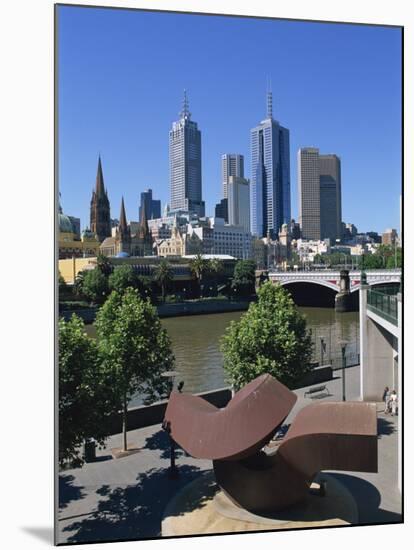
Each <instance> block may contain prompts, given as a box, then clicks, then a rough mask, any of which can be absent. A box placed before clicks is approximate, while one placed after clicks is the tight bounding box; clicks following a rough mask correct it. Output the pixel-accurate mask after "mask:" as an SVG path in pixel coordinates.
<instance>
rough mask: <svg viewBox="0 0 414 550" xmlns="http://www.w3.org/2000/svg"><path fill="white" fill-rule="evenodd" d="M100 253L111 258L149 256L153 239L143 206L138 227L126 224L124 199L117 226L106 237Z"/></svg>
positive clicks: (151, 251)
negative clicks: (121, 255)
mask: <svg viewBox="0 0 414 550" xmlns="http://www.w3.org/2000/svg"><path fill="white" fill-rule="evenodd" d="M100 251H101V253H102V254H104V255H105V256H109V257H113V256H118V255H119V254H127V255H128V256H151V255H152V254H153V253H154V251H153V239H152V236H151V233H150V231H149V228H148V221H147V218H146V212H145V203H144V205H143V211H142V220H141V221H140V223H139V224H138V226H136V225H135V222H134V225H133V226H132V227H131V224H128V222H127V217H126V212H125V205H124V199H123V198H122V202H121V213H120V216H119V224H118V226H117V227H116V228H115V230H114V231H113V235H112V236H111V237H107V238H106V239H105V240H104V241H103V242H102V244H101V246H100Z"/></svg>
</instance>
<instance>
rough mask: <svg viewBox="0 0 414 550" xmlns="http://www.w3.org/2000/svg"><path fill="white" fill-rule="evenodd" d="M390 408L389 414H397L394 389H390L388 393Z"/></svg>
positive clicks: (396, 400)
mask: <svg viewBox="0 0 414 550" xmlns="http://www.w3.org/2000/svg"><path fill="white" fill-rule="evenodd" d="M390 408H391V416H395V415H396V414H397V409H398V399H397V392H396V391H395V390H392V392H391V395H390Z"/></svg>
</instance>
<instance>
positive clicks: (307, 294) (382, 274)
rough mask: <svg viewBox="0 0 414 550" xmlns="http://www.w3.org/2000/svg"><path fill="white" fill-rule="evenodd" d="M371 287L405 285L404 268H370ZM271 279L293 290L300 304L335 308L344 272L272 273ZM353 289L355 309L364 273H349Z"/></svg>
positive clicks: (368, 278) (368, 277) (353, 271)
mask: <svg viewBox="0 0 414 550" xmlns="http://www.w3.org/2000/svg"><path fill="white" fill-rule="evenodd" d="M365 273H366V275H367V283H368V284H369V285H370V286H380V285H381V286H383V285H386V286H388V285H389V286H391V285H396V284H399V283H400V282H401V269H369V270H366V271H365ZM269 279H270V280H271V281H272V282H273V283H279V284H281V285H282V286H286V288H287V289H289V290H290V291H291V293H292V295H293V297H294V299H295V302H296V303H298V305H304V306H328V307H333V306H334V305H335V295H336V294H337V293H338V292H339V291H340V282H341V272H340V270H328V269H326V270H325V269H322V270H318V271H312V270H306V271H299V270H297V271H269ZM349 279H350V280H349V290H350V292H351V294H353V303H354V308H355V309H358V292H357V290H359V288H360V285H361V271H360V270H352V271H349Z"/></svg>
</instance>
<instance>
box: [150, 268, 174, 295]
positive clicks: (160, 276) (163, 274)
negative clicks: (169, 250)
mask: <svg viewBox="0 0 414 550" xmlns="http://www.w3.org/2000/svg"><path fill="white" fill-rule="evenodd" d="M173 278H174V272H173V270H172V267H171V265H170V262H169V261H168V260H165V259H163V260H161V261H160V263H159V264H158V265H157V267H156V268H155V271H154V280H155V281H157V283H158V284H159V285H160V286H161V292H162V301H163V302H165V296H166V292H167V289H168V286H169V285H170V284H171V282H172V280H173Z"/></svg>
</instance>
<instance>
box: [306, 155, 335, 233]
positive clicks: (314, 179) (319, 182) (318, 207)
mask: <svg viewBox="0 0 414 550" xmlns="http://www.w3.org/2000/svg"><path fill="white" fill-rule="evenodd" d="M298 189H299V224H300V227H301V232H302V238H303V239H309V240H321V239H327V238H329V239H330V241H331V243H332V244H333V243H335V241H336V239H340V238H341V236H342V212H341V163H340V159H339V158H338V157H337V156H336V155H319V149H317V148H316V147H303V148H302V149H299V151H298Z"/></svg>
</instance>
